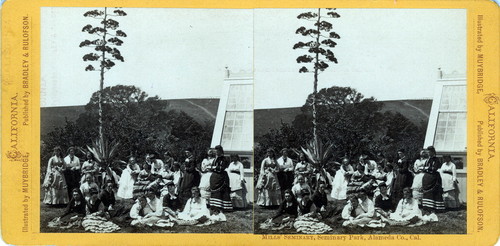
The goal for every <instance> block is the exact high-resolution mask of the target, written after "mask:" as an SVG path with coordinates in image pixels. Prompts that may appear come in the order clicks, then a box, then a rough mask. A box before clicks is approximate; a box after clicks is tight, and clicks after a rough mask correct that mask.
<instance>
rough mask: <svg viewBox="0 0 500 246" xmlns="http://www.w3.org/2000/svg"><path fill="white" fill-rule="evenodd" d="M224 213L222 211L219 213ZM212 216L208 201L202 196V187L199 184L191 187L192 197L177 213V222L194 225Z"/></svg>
mask: <svg viewBox="0 0 500 246" xmlns="http://www.w3.org/2000/svg"><path fill="white" fill-rule="evenodd" d="M219 214H222V213H219ZM209 217H210V210H209V209H208V208H207V202H206V201H205V199H203V198H202V197H201V194H200V189H199V188H198V187H197V186H194V187H192V188H191V198H189V199H188V200H187V202H186V206H185V207H184V209H183V210H182V212H180V213H179V214H178V215H177V219H178V220H176V222H177V224H179V225H192V224H197V223H203V222H205V221H206V220H207V219H208V218H209Z"/></svg>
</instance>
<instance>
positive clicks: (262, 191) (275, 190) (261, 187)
mask: <svg viewBox="0 0 500 246" xmlns="http://www.w3.org/2000/svg"><path fill="white" fill-rule="evenodd" d="M278 170H279V167H278V163H277V161H276V155H275V153H274V151H273V150H272V149H268V150H267V157H266V158H265V159H264V160H263V161H262V164H261V166H260V174H259V179H258V181H257V186H256V187H255V189H256V190H257V192H258V197H257V205H259V206H276V205H280V204H281V189H280V185H279V183H278V177H277V176H276V173H277V172H278ZM290 192H291V191H290Z"/></svg>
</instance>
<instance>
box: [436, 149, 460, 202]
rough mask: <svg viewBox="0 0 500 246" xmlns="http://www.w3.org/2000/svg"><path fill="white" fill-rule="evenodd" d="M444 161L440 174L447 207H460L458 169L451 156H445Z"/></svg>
mask: <svg viewBox="0 0 500 246" xmlns="http://www.w3.org/2000/svg"><path fill="white" fill-rule="evenodd" d="M443 160H444V163H443V165H442V166H441V169H440V174H441V180H442V186H443V199H444V206H445V207H446V208H458V207H460V200H459V199H458V185H457V170H456V166H455V164H454V163H453V162H451V156H449V155H445V156H443Z"/></svg>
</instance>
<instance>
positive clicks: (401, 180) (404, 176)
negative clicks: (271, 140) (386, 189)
mask: <svg viewBox="0 0 500 246" xmlns="http://www.w3.org/2000/svg"><path fill="white" fill-rule="evenodd" d="M412 184H413V176H412V174H411V173H410V172H403V173H398V174H397V175H396V178H395V179H394V184H393V187H392V191H391V199H392V204H393V206H394V208H396V206H397V205H398V203H399V200H401V198H403V189H404V188H406V187H411V186H412Z"/></svg>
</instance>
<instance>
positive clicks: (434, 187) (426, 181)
mask: <svg viewBox="0 0 500 246" xmlns="http://www.w3.org/2000/svg"><path fill="white" fill-rule="evenodd" d="M427 150H428V151H429V160H427V163H425V166H424V172H425V173H424V177H423V178H422V191H423V194H422V207H423V209H424V211H425V212H427V213H430V212H431V211H444V201H443V187H442V181H441V175H440V174H439V172H438V169H439V168H440V167H441V163H440V162H439V159H438V158H437V157H436V150H435V149H434V147H433V146H429V147H428V148H427Z"/></svg>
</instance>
